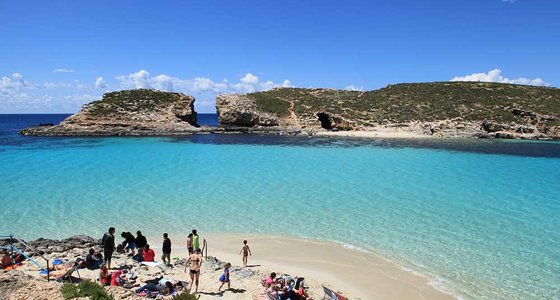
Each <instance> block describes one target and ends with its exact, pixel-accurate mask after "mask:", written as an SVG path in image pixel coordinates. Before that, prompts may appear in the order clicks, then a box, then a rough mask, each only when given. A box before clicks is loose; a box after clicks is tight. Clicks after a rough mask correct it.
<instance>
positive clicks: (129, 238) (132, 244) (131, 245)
mask: <svg viewBox="0 0 560 300" xmlns="http://www.w3.org/2000/svg"><path fill="white" fill-rule="evenodd" d="M121 237H122V238H123V239H124V241H123V242H122V243H121V245H123V249H125V250H126V251H127V252H128V250H129V249H130V252H131V253H132V255H133V256H134V254H135V253H134V252H135V249H136V238H135V237H134V235H132V233H130V232H124V231H123V232H122V233H121Z"/></svg>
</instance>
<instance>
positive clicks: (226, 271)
mask: <svg viewBox="0 0 560 300" xmlns="http://www.w3.org/2000/svg"><path fill="white" fill-rule="evenodd" d="M229 268H231V264H230V263H227V264H226V265H225V266H224V274H222V276H220V282H221V283H222V284H221V285H220V287H219V288H218V292H219V291H220V290H221V289H222V287H223V286H224V284H225V283H226V282H227V288H228V290H229V289H230V281H229Z"/></svg>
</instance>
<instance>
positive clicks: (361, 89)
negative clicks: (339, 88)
mask: <svg viewBox="0 0 560 300" xmlns="http://www.w3.org/2000/svg"><path fill="white" fill-rule="evenodd" d="M344 89H345V90H348V91H360V92H362V91H363V90H364V87H363V86H355V85H353V84H351V85H349V86H347V87H345V88H344Z"/></svg>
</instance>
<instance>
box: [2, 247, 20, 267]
mask: <svg viewBox="0 0 560 300" xmlns="http://www.w3.org/2000/svg"><path fill="white" fill-rule="evenodd" d="M0 254H3V255H2V268H7V267H10V266H11V265H12V256H11V255H10V252H9V251H8V250H6V249H3V250H2V252H0ZM24 260H25V257H24V256H23V255H21V254H19V253H17V254H16V255H15V256H14V259H13V263H14V264H15V265H19V264H21V262H22V261H24Z"/></svg>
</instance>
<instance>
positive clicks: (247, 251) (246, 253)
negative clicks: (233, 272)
mask: <svg viewBox="0 0 560 300" xmlns="http://www.w3.org/2000/svg"><path fill="white" fill-rule="evenodd" d="M239 253H240V254H243V266H244V267H245V268H246V267H247V258H249V255H253V254H251V249H250V248H249V245H247V240H244V241H243V247H242V248H241V251H239Z"/></svg>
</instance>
